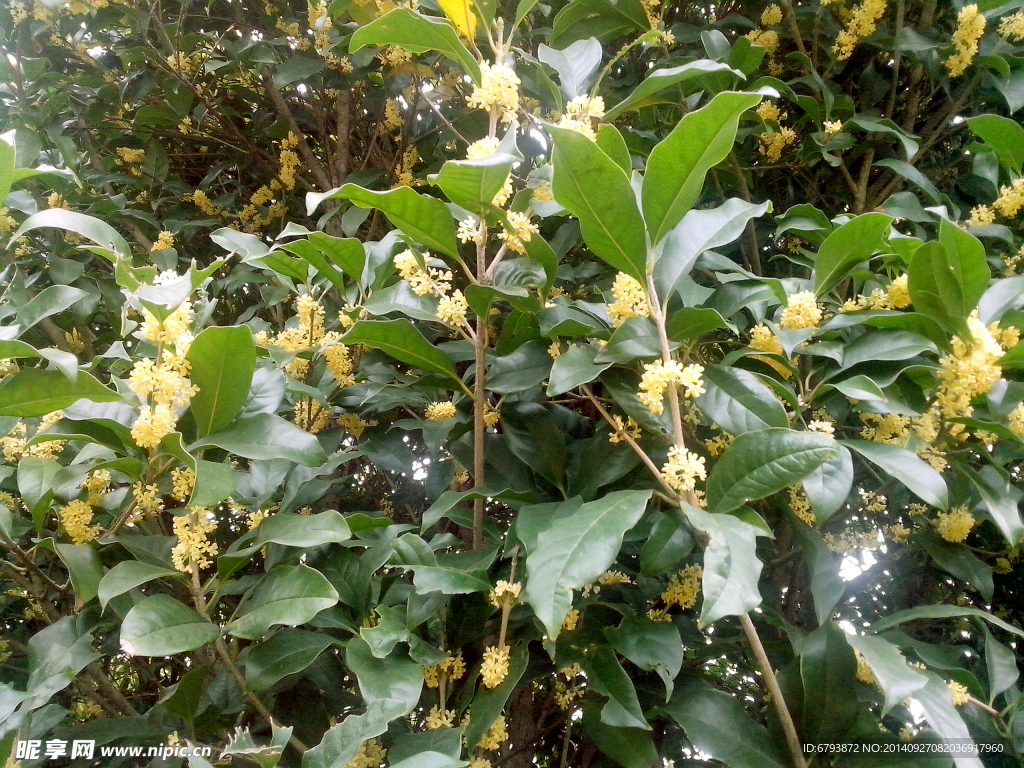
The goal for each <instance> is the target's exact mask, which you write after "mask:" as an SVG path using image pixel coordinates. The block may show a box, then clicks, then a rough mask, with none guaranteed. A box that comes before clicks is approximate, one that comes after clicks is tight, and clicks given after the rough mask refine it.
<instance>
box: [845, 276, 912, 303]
mask: <svg viewBox="0 0 1024 768" xmlns="http://www.w3.org/2000/svg"><path fill="white" fill-rule="evenodd" d="M909 306H910V288H909V287H908V284H907V276H906V275H900V276H898V277H896V278H894V279H893V281H892V282H891V283H889V285H888V286H886V288H885V290H882V289H881V288H875V289H874V290H873V291H872V292H871V294H870V295H868V296H864V295H858V296H857V298H855V299H847V300H846V302H845V303H844V304H843V305H842V306H841V307H840V308H839V311H840V312H857V311H859V310H862V309H906V308H907V307H909Z"/></svg>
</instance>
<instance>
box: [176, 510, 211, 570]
mask: <svg viewBox="0 0 1024 768" xmlns="http://www.w3.org/2000/svg"><path fill="white" fill-rule="evenodd" d="M216 530H217V523H215V522H214V521H213V520H212V519H211V516H210V512H209V510H208V509H207V508H206V507H190V508H189V511H188V512H186V513H185V514H183V515H178V516H177V517H175V518H174V535H175V536H177V537H178V543H177V544H175V545H174V549H172V550H171V559H172V560H173V561H174V567H175V568H177V569H178V570H179V571H181V572H182V573H191V572H192V566H193V565H195V566H196V567H197V568H198V569H199V570H203V569H206V568H209V567H210V566H212V565H213V561H212V560H210V558H211V557H215V556H216V555H217V544H216V543H214V542H212V541H210V540H209V535H210V534H211V533H213V532H214V531H216Z"/></svg>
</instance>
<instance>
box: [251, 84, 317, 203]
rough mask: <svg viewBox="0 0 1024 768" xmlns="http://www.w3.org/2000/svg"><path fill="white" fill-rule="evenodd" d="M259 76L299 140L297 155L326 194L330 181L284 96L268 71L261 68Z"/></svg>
mask: <svg viewBox="0 0 1024 768" xmlns="http://www.w3.org/2000/svg"><path fill="white" fill-rule="evenodd" d="M260 74H261V75H262V76H263V86H264V87H265V88H266V89H267V93H268V94H270V99H271V101H273V102H274V106H275V107H277V111H278V112H280V113H281V116H282V117H284V119H285V120H287V121H288V126H289V128H291V131H292V133H294V134H295V136H296V137H297V138H298V140H299V144H298V150H299V154H300V155H302V159H303V160H304V161H305V163H306V166H307V167H308V168H309V170H310V171H311V172H312V173H313V176H315V177H316V182H317V184H319V185H320V186H321V188H322V189H323V190H324V191H325V192H326V191H327V190H328V189H330V188H331V180H330V179H329V178H327V174H326V173H325V172H324V169H323V166H322V165H321V164H320V161H319V160H318V159H317V157H316V155H314V154H313V150H311V149H310V148H309V144H307V143H306V137H305V136H304V135H303V134H302V129H301V128H299V124H298V123H297V122H296V120H295V115H294V114H293V113H292V110H291V108H290V107H289V106H288V102H287V101H285V99H284V96H283V95H282V94H281V91H280V90H278V87H277V86H276V85H274V79H273V77H271V75H270V70H269V69H267V68H266V67H263V68H262V69H261V70H260Z"/></svg>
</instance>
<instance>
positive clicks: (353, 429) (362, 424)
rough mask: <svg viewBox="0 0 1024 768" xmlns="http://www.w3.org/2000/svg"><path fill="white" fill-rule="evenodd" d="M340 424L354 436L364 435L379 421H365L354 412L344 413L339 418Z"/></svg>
mask: <svg viewBox="0 0 1024 768" xmlns="http://www.w3.org/2000/svg"><path fill="white" fill-rule="evenodd" d="M337 422H338V426H339V427H342V428H344V429H346V430H347V431H348V432H349V433H350V434H351V435H352V436H353V437H356V438H358V437H362V434H363V432H365V431H366V430H367V429H368V428H369V427H376V426H377V421H376V420H375V419H370V420H368V421H363V419H361V418H360V417H359V416H357V415H356V414H354V413H343V414H341V415H340V416H338V418H337Z"/></svg>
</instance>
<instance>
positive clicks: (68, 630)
mask: <svg viewBox="0 0 1024 768" xmlns="http://www.w3.org/2000/svg"><path fill="white" fill-rule="evenodd" d="M83 624H84V622H81V621H80V620H79V617H78V616H65V617H64V618H62V619H60V620H59V621H57V622H56V623H54V624H51V625H50V626H48V627H45V628H44V629H41V630H40V631H38V632H36V633H35V634H34V635H32V637H31V638H29V641H28V666H29V675H28V681H27V683H26V684H25V687H26V688H27V690H28V696H27V697H26V698H25V701H24V703H23V704H22V711H26V710H29V711H30V710H32V709H36V708H38V707H41V706H43V705H44V704H46V703H47V701H48V700H49V698H50V697H51V696H52V695H53V694H55V693H57V692H58V691H61V690H63V689H64V688H66V687H67V686H69V685H70V684H71V683H72V682H73V681H74V679H75V675H76V674H78V673H79V672H80V671H81V670H83V669H84V668H85V667H86V666H87V665H88V664H90V663H92V662H93V661H95V660H96V659H98V658H99V657H100V654H99V653H97V652H96V651H95V650H94V649H93V647H92V643H93V637H92V635H91V634H90V633H89V632H88V631H86V629H85V626H83ZM122 633H123V630H122ZM122 636H123V634H122ZM19 693H20V692H19Z"/></svg>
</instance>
